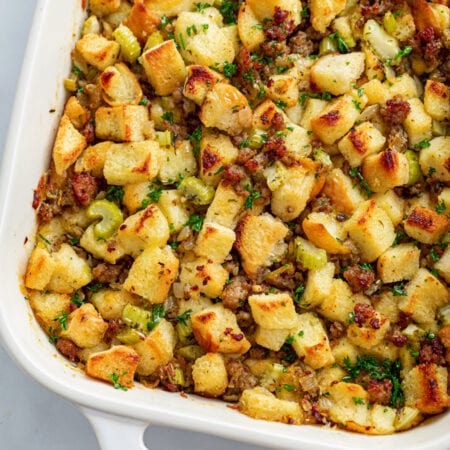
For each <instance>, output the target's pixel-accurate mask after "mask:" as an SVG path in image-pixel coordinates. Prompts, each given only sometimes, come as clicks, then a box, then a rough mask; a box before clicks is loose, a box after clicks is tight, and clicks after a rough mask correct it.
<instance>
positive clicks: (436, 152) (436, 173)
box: [419, 136, 450, 183]
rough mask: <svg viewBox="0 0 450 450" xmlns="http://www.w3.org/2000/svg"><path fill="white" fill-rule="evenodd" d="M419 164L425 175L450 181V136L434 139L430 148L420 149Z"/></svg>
mask: <svg viewBox="0 0 450 450" xmlns="http://www.w3.org/2000/svg"><path fill="white" fill-rule="evenodd" d="M419 164H420V169H421V170H422V173H423V174H424V175H426V176H432V177H433V178H435V179H437V180H439V181H444V182H447V183H448V182H450V137H448V136H439V137H436V138H434V139H432V140H431V141H430V146H429V147H428V148H424V149H422V150H420V154H419Z"/></svg>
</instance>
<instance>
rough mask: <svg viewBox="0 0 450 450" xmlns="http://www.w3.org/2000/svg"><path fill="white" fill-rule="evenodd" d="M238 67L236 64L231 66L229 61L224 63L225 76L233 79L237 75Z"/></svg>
mask: <svg viewBox="0 0 450 450" xmlns="http://www.w3.org/2000/svg"><path fill="white" fill-rule="evenodd" d="M236 70H237V67H236V64H231V63H229V62H228V61H225V62H224V63H223V74H224V75H225V76H226V77H227V78H231V77H232V76H233V75H234V74H235V73H236Z"/></svg>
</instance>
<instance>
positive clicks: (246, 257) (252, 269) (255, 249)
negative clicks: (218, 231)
mask: <svg viewBox="0 0 450 450" xmlns="http://www.w3.org/2000/svg"><path fill="white" fill-rule="evenodd" d="M287 233H288V228H287V227H286V225H284V224H283V223H282V222H281V221H280V220H278V219H275V218H274V217H272V216H271V215H270V214H262V215H260V216H254V215H252V214H247V215H246V216H245V217H244V218H243V219H242V220H241V221H240V222H239V224H238V226H237V228H236V243H235V247H236V249H237V250H238V252H239V254H240V255H241V258H242V266H243V268H244V270H245V272H246V273H247V274H248V275H255V274H256V273H257V272H258V269H259V268H260V267H268V266H270V265H272V259H273V258H274V257H277V256H279V255H278V253H279V252H280V250H282V249H283V248H284V247H283V244H284V241H283V239H284V237H285V236H286V234H287ZM280 245H281V247H280Z"/></svg>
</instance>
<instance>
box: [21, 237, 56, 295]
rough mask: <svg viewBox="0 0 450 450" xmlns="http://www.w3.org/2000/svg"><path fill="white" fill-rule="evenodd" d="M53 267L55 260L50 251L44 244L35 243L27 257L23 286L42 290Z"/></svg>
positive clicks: (48, 279) (48, 280)
mask: <svg viewBox="0 0 450 450" xmlns="http://www.w3.org/2000/svg"><path fill="white" fill-rule="evenodd" d="M54 269H55V261H54V259H53V258H52V255H51V253H50V252H49V251H48V250H47V249H46V248H45V247H44V246H40V245H37V246H36V247H34V249H33V251H32V252H31V255H30V258H29V259H28V264H27V269H26V271H25V286H26V287H27V288H29V289H38V290H40V291H43V290H44V289H45V287H46V286H47V285H48V283H49V282H50V279H51V277H52V275H53V271H54Z"/></svg>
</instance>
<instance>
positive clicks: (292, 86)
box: [266, 70, 299, 106]
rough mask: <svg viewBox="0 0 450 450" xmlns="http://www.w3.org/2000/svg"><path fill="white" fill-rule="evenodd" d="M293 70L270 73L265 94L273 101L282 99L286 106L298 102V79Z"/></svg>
mask: <svg viewBox="0 0 450 450" xmlns="http://www.w3.org/2000/svg"><path fill="white" fill-rule="evenodd" d="M296 75H297V74H296V73H295V70H288V71H287V72H286V73H283V74H279V75H272V76H270V77H269V79H268V80H267V83H266V95H267V97H269V98H270V99H271V100H273V101H274V102H277V101H282V102H283V103H286V105H287V106H295V105H296V104H297V102H298V86H299V80H298V77H297V76H296Z"/></svg>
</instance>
